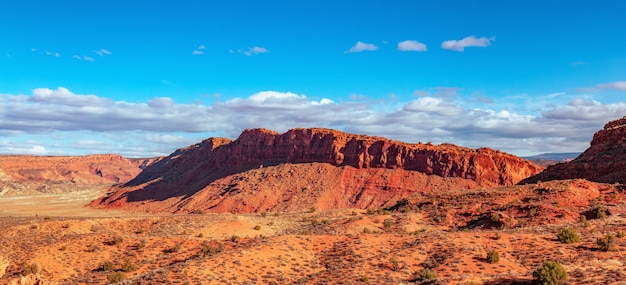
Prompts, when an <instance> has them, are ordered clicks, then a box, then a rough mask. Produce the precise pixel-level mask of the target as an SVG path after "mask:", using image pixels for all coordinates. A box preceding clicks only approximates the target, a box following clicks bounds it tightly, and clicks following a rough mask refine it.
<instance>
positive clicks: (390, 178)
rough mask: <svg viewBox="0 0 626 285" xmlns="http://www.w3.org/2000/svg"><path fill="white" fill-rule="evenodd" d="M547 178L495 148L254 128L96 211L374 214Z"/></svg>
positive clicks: (171, 165)
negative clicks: (449, 193)
mask: <svg viewBox="0 0 626 285" xmlns="http://www.w3.org/2000/svg"><path fill="white" fill-rule="evenodd" d="M541 170H542V168H541V167H539V166H536V165H535V164H533V163H531V162H529V161H527V160H524V159H521V158H518V157H515V156H513V155H509V154H506V153H502V152H500V151H496V150H491V149H487V148H483V149H469V148H463V147H458V146H454V145H449V144H443V145H439V146H435V145H432V144H421V143H420V144H408V143H403V142H398V141H392V140H387V139H385V138H380V137H372V136H364V135H354V134H347V133H343V132H338V131H335V130H329V129H293V130H290V131H288V132H286V133H284V134H279V133H276V132H273V131H269V130H265V129H251V130H246V131H244V132H243V133H242V134H241V135H240V136H239V138H237V139H236V140H234V141H233V140H229V139H218V138H210V139H207V140H205V141H203V142H201V143H199V144H196V145H193V146H190V147H187V148H184V149H180V150H177V151H176V152H174V153H173V154H172V155H170V156H168V157H166V158H163V159H161V160H159V161H156V162H155V163H153V164H152V165H150V166H149V167H147V168H146V169H144V171H143V172H142V173H140V174H139V175H138V176H137V177H136V178H135V179H133V180H131V181H129V182H128V183H126V184H124V185H123V186H120V187H116V188H114V189H112V191H114V193H112V194H111V195H110V196H107V197H102V198H101V199H99V200H96V201H94V202H93V203H92V205H94V206H97V207H127V208H134V209H142V210H149V211H170V212H176V211H182V212H190V211H193V210H198V209H200V210H210V211H215V212H223V211H242V212H252V211H265V210H276V209H283V210H287V209H288V210H294V208H300V209H302V207H319V208H338V207H361V208H364V207H371V206H381V205H384V204H386V203H391V202H394V201H397V200H398V199H401V198H403V197H406V196H408V195H410V194H413V193H416V192H420V191H430V190H438V189H439V190H450V189H455V188H472V187H477V186H479V185H480V186H495V185H512V184H515V183H517V182H519V181H520V180H521V179H524V178H526V177H528V176H531V175H534V174H536V173H538V172H539V171H541ZM255 192H256V194H255ZM296 201H298V202H296ZM129 204H130V205H129Z"/></svg>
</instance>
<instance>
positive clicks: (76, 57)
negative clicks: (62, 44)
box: [72, 54, 96, 62]
mask: <svg viewBox="0 0 626 285" xmlns="http://www.w3.org/2000/svg"><path fill="white" fill-rule="evenodd" d="M72 58H74V59H78V60H85V61H92V62H93V61H96V60H95V59H94V58H93V57H89V56H86V55H83V56H80V55H77V54H75V55H73V56H72Z"/></svg>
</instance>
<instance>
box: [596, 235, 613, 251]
mask: <svg viewBox="0 0 626 285" xmlns="http://www.w3.org/2000/svg"><path fill="white" fill-rule="evenodd" d="M615 240H616V238H615V236H614V235H611V234H608V235H606V236H604V237H603V238H598V239H597V240H596V244H597V245H598V248H599V249H600V250H602V251H614V250H615Z"/></svg>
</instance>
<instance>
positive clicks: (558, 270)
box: [533, 260, 567, 285]
mask: <svg viewBox="0 0 626 285" xmlns="http://www.w3.org/2000/svg"><path fill="white" fill-rule="evenodd" d="M533 280H534V281H535V283H536V284H540V285H558V284H560V283H561V282H563V281H565V280H567V272H566V271H565V268H564V267H563V265H561V264H560V263H558V262H556V261H551V260H549V261H545V262H543V263H542V264H541V265H540V266H539V267H538V268H537V269H535V271H533Z"/></svg>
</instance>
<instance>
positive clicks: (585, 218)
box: [580, 215, 589, 228]
mask: <svg viewBox="0 0 626 285" xmlns="http://www.w3.org/2000/svg"><path fill="white" fill-rule="evenodd" d="M580 223H581V224H583V227H585V228H586V227H588V226H589V222H587V216H585V215H580Z"/></svg>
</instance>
